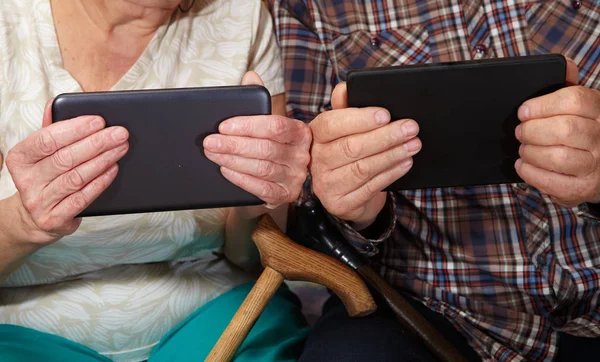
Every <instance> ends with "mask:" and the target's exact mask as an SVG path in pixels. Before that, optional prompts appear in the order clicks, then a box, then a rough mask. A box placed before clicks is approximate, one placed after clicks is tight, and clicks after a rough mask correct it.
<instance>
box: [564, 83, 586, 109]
mask: <svg viewBox="0 0 600 362" xmlns="http://www.w3.org/2000/svg"><path fill="white" fill-rule="evenodd" d="M584 97H585V88H584V87H582V86H575V87H570V88H569V92H567V93H566V94H565V96H564V97H563V98H562V102H561V108H562V109H579V108H580V107H581V106H582V105H583V100H584Z"/></svg>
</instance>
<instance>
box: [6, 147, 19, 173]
mask: <svg viewBox="0 0 600 362" xmlns="http://www.w3.org/2000/svg"><path fill="white" fill-rule="evenodd" d="M5 162H6V168H7V169H8V171H9V172H10V173H13V171H15V170H16V169H17V168H18V167H19V163H20V162H19V156H18V155H17V152H16V151H14V149H10V150H9V151H8V153H7V154H6V161H5Z"/></svg>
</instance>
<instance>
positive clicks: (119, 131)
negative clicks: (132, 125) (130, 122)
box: [112, 127, 128, 142]
mask: <svg viewBox="0 0 600 362" xmlns="http://www.w3.org/2000/svg"><path fill="white" fill-rule="evenodd" d="M112 136H113V139H114V140H115V141H117V142H123V141H125V140H126V139H127V136H128V133H127V130H125V128H122V127H117V128H115V129H114V130H113V132H112Z"/></svg>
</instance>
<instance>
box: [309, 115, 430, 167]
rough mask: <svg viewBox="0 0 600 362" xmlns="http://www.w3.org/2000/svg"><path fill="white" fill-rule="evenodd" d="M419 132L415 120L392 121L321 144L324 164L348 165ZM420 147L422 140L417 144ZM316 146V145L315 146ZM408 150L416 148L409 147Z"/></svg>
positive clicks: (406, 139)
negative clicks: (367, 130)
mask: <svg viewBox="0 0 600 362" xmlns="http://www.w3.org/2000/svg"><path fill="white" fill-rule="evenodd" d="M418 133H419V126H418V125H417V122H415V121H413V120H402V121H397V122H392V123H390V124H388V125H387V126H385V127H381V128H377V129H375V130H373V131H370V132H368V133H364V134H359V135H352V136H348V137H344V138H340V139H338V140H335V141H333V142H331V143H328V144H326V145H321V147H322V149H323V154H325V155H326V157H325V158H324V159H323V164H324V166H325V167H326V168H327V169H329V170H333V169H336V168H338V167H342V166H345V165H348V164H350V163H352V162H354V161H357V160H360V159H362V158H365V157H369V156H373V155H376V154H378V153H381V152H384V151H386V150H388V149H390V148H393V147H396V146H399V145H402V144H405V145H406V146H407V147H409V146H414V145H415V143H408V141H410V140H411V139H413V138H414V137H415V136H416V135H417V134H418ZM417 145H418V146H419V147H420V142H419V143H418V144H417ZM313 147H314V146H313ZM406 151H407V152H411V151H415V149H410V150H409V149H407V150H406Z"/></svg>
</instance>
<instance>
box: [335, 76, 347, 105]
mask: <svg viewBox="0 0 600 362" xmlns="http://www.w3.org/2000/svg"><path fill="white" fill-rule="evenodd" d="M331 106H332V107H333V109H341V108H348V88H347V87H346V82H343V83H339V84H338V85H337V86H335V89H334V90H333V93H332V94H331Z"/></svg>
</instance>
